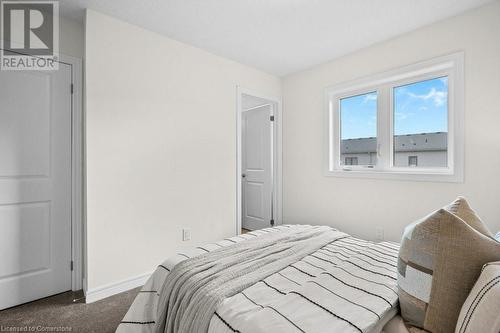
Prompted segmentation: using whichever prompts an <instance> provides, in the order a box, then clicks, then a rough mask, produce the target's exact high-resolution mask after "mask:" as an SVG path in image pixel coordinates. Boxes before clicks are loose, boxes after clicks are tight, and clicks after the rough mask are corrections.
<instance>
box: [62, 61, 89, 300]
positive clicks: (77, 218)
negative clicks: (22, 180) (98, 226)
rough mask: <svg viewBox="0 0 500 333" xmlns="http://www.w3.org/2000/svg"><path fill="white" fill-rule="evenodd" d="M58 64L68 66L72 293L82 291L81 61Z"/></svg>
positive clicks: (82, 150)
mask: <svg viewBox="0 0 500 333" xmlns="http://www.w3.org/2000/svg"><path fill="white" fill-rule="evenodd" d="M59 62H60V63H64V64H67V65H69V66H71V83H72V84H73V91H72V94H71V261H72V266H73V267H72V268H73V269H72V271H71V290H73V291H77V290H81V289H83V288H84V283H83V280H84V268H83V249H84V246H85V242H84V238H83V235H84V227H83V222H84V216H83V208H84V202H83V199H84V196H83V170H84V169H83V168H84V166H83V162H84V155H83V152H84V149H83V148H84V146H83V145H84V142H83V111H82V95H83V90H82V88H83V81H82V80H83V75H82V59H80V58H76V57H73V56H69V55H65V54H61V53H60V54H59Z"/></svg>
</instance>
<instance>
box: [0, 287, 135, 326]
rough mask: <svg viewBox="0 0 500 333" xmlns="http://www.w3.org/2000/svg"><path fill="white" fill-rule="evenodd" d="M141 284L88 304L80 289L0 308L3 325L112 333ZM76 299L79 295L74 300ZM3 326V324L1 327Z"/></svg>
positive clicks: (0, 324) (0, 320) (0, 321)
mask: <svg viewBox="0 0 500 333" xmlns="http://www.w3.org/2000/svg"><path fill="white" fill-rule="evenodd" d="M139 289H140V288H137V289H133V290H130V291H127V292H124V293H121V294H117V295H114V296H111V297H108V298H106V299H103V300H100V301H97V302H95V303H91V304H85V303H84V301H83V299H82V297H83V294H82V293H81V292H79V293H78V292H76V293H74V292H66V293H62V294H59V295H55V296H51V297H47V298H44V299H41V300H38V301H34V302H31V303H26V304H23V305H19V306H16V307H13V308H10V309H6V310H2V311H0V326H3V327H2V328H3V330H5V328H6V327H25V326H27V327H38V326H40V327H71V329H70V330H65V331H66V332H89V333H90V332H95V333H108V332H109V333H112V332H114V331H115V330H116V327H117V326H118V324H119V323H120V321H121V320H122V318H123V316H124V315H125V313H126V312H127V310H128V308H129V307H130V305H131V304H132V301H133V300H134V298H135V296H136V295H137V292H138V291H139ZM74 299H79V300H78V301H76V302H73V300H74ZM0 329H1V328H0Z"/></svg>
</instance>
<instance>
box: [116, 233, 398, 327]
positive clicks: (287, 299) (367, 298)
mask: <svg viewBox="0 0 500 333" xmlns="http://www.w3.org/2000/svg"><path fill="white" fill-rule="evenodd" d="M314 229H317V231H319V230H321V232H322V233H325V234H328V236H326V237H323V238H322V240H321V242H319V243H318V242H316V241H317V240H318V239H314V240H313V241H312V242H310V243H308V246H307V247H308V249H307V250H305V252H304V251H302V250H297V248H295V249H294V250H291V252H289V253H293V255H294V257H293V258H286V259H285V258H282V260H279V261H280V264H279V265H275V266H273V268H272V269H269V270H267V271H266V272H265V273H258V274H256V275H254V276H253V277H252V278H251V279H249V280H248V279H247V280H245V281H246V282H245V283H239V282H236V283H235V284H236V285H237V288H233V287H231V288H229V289H230V290H231V291H230V292H227V293H226V292H224V290H225V289H224V288H223V286H224V284H225V283H227V281H222V282H221V287H222V288H219V291H222V297H220V298H219V296H217V299H218V300H220V301H217V302H215V304H216V305H215V308H214V310H215V311H214V310H213V309H212V310H209V311H208V313H210V318H209V320H208V324H207V326H208V329H206V328H205V326H203V325H202V326H201V328H200V327H194V326H189V323H187V324H186V323H182V319H183V318H182V315H181V313H187V312H185V311H184V310H185V309H186V308H187V307H188V306H189V305H190V304H192V300H191V302H188V303H186V304H183V305H181V304H180V303H178V304H177V305H176V306H177V307H178V308H177V310H178V309H181V308H182V309H183V310H182V311H173V312H171V313H170V314H169V315H170V317H169V316H166V314H167V313H166V312H167V311H166V309H168V308H169V307H168V306H166V304H167V303H169V304H170V309H172V306H174V304H176V302H175V300H176V295H185V294H186V290H182V287H178V289H177V290H175V288H174V287H172V286H174V285H175V283H174V282H173V281H176V279H178V277H179V276H182V273H181V272H183V268H182V267H183V266H186V267H192V266H193V262H194V263H195V265H194V266H195V267H198V266H197V264H196V263H198V264H199V263H200V262H201V261H200V258H203V257H204V256H205V257H207V258H210V257H211V255H212V254H214V255H215V256H217V255H218V253H223V252H226V253H231V251H233V252H234V251H237V250H235V249H237V248H239V247H241V248H247V245H250V244H252V242H253V243H262V242H268V243H272V242H270V241H269V240H270V239H281V240H283V239H288V238H289V236H290V235H292V234H301V233H307V232H313V233H314V231H313V230H314ZM245 242H246V243H245ZM322 242H324V243H322ZM284 243H287V242H286V241H285V242H284ZM292 243H293V242H292ZM306 243H307V242H306ZM313 244H316V245H313ZM289 245H290V244H287V245H286V246H285V248H286V249H290V247H289ZM273 246H274V245H273ZM273 246H269V250H270V252H273V251H272V249H273ZM277 246H278V247H279V246H283V241H279V242H277ZM287 246H288V247H287ZM253 247H254V246H253V245H252V246H251V248H253ZM292 247H293V246H292ZM280 249H281V250H283V249H282V248H280ZM228 251H229V252H228ZM265 253H266V252H262V253H261V254H262V257H263V258H265V256H266V255H265ZM397 255H398V245H397V244H395V243H391V242H382V243H372V242H368V241H364V240H361V239H357V238H354V237H352V236H349V235H347V234H344V233H341V232H339V231H337V230H335V229H332V228H329V227H326V228H325V227H323V228H320V229H318V227H311V226H298V225H294V226H279V227H274V228H269V229H263V230H258V231H253V232H250V233H247V234H244V235H240V236H236V237H232V238H228V239H225V240H223V241H220V242H217V243H213V244H208V245H205V246H201V247H197V248H192V249H190V250H185V251H183V252H182V253H178V254H177V255H175V256H173V257H171V258H169V259H167V260H166V261H165V262H164V263H162V264H161V265H160V266H158V268H157V269H156V271H155V273H154V274H153V275H152V276H151V278H150V279H149V280H148V281H147V283H146V284H145V285H144V287H143V288H142V290H141V291H140V292H139V294H138V296H137V297H136V299H135V300H134V303H133V304H132V306H131V308H130V309H129V311H128V312H127V314H126V315H125V317H124V319H123V321H122V322H121V323H120V325H119V326H118V329H117V332H118V333H123V332H167V331H168V332H176V331H177V330H176V329H177V328H182V329H183V330H184V331H185V332H188V329H192V328H193V327H194V329H195V330H198V329H199V330H200V331H202V330H203V329H205V331H208V332H222V333H225V332H228V333H231V332H326V331H332V332H362V333H379V332H381V330H382V329H383V327H384V325H385V324H386V323H387V322H389V321H390V320H391V318H392V317H394V316H395V315H396V313H397V303H398V295H397V285H396V279H397V273H396V265H397ZM231 256H232V255H229V257H231ZM287 257H289V256H287ZM190 258H194V259H190ZM223 258H224V256H223V255H222V256H218V259H217V260H223ZM188 259H189V260H188ZM210 260H212V259H209V261H210ZM231 260H232V259H231ZM231 260H229V261H230V262H231ZM243 261H245V260H243ZM182 262H184V263H183V264H181V265H178V264H179V263H182ZM225 263H227V262H225ZM230 266H231V267H233V266H234V263H232V264H230ZM200 267H201V266H200ZM266 269H267V268H266ZM254 270H255V271H261V270H260V269H259V270H257V269H254ZM185 271H186V270H184V272H185ZM221 272H222V271H221ZM247 273H248V272H247ZM170 274H172V275H171V276H170V277H169V275H170ZM232 274H236V276H237V277H238V276H239V273H234V272H233V273H232ZM243 275H246V274H243ZM221 276H223V275H221ZM231 276H232V275H231ZM229 280H230V281H232V279H229ZM219 282H220V280H219ZM183 284H184V283H181V284H180V285H183ZM195 285H196V286H197V287H199V286H200V284H199V283H195ZM231 286H233V285H231ZM197 287H196V288H197ZM205 292H209V289H206V290H205ZM179 293H180V294H179ZM191 296H192V295H191ZM167 299H170V302H168V301H167ZM196 300H197V302H200V300H201V302H200V303H202V304H201V305H200V306H199V307H194V308H193V309H194V313H197V311H201V312H203V313H205V309H204V306H205V305H204V304H205V303H204V302H205V299H204V298H203V297H202V298H196ZM193 309H192V310H193ZM196 309H198V310H196ZM183 311H184V312H183ZM190 311H191V310H190ZM210 311H211V312H210ZM203 316H204V315H203ZM186 318H191V319H192V318H196V316H194V317H192V316H191V317H190V315H188V317H186ZM169 321H170V322H171V323H175V322H176V321H177V324H176V325H178V326H175V325H174V326H168V325H165V324H167V323H168V322H169ZM162 322H163V323H162ZM185 325H187V326H185ZM165 326H166V329H165ZM178 331H179V332H182V330H178ZM189 332H190V331H189Z"/></svg>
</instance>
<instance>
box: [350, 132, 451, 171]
mask: <svg viewBox="0 0 500 333" xmlns="http://www.w3.org/2000/svg"><path fill="white" fill-rule="evenodd" d="M376 158H377V138H374V137H371V138H359V139H347V140H342V144H341V163H343V165H375V163H376ZM447 160H448V133H447V132H436V133H420V134H407V135H396V136H394V165H395V166H398V167H446V166H447Z"/></svg>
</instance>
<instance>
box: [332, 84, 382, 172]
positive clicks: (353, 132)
mask: <svg viewBox="0 0 500 333" xmlns="http://www.w3.org/2000/svg"><path fill="white" fill-rule="evenodd" d="M340 140H341V142H340V151H341V153H340V154H341V159H340V160H341V161H342V160H344V159H343V157H345V156H346V155H348V154H349V155H351V157H345V165H358V159H359V161H361V164H362V165H365V166H373V165H375V164H376V161H377V154H376V146H377V92H370V93H368V94H363V95H358V96H352V97H347V98H342V99H340ZM352 154H356V155H357V156H352ZM354 161H356V163H354ZM341 163H342V162H341Z"/></svg>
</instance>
